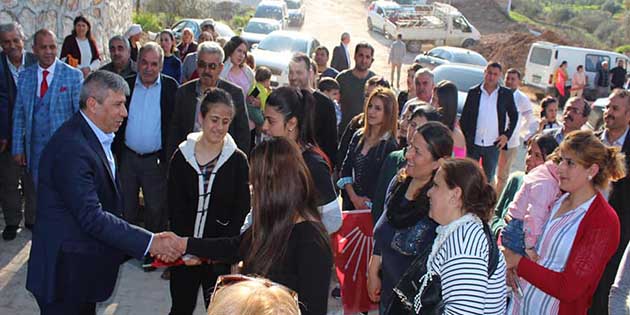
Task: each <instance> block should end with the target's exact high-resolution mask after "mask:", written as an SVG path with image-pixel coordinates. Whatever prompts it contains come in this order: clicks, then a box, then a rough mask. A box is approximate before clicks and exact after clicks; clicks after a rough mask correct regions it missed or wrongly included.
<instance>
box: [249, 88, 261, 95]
mask: <svg viewBox="0 0 630 315" xmlns="http://www.w3.org/2000/svg"><path fill="white" fill-rule="evenodd" d="M258 94H260V90H258V88H257V87H256V88H254V89H253V90H252V92H251V93H249V96H252V97H258Z"/></svg>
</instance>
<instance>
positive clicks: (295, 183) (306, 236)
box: [178, 137, 332, 315]
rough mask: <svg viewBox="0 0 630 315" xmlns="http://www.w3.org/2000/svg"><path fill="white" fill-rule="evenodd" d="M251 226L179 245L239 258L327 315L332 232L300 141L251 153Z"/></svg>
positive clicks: (312, 311)
mask: <svg viewBox="0 0 630 315" xmlns="http://www.w3.org/2000/svg"><path fill="white" fill-rule="evenodd" d="M250 163H251V164H250V166H251V167H250V174H249V175H250V176H249V178H250V181H251V185H252V211H253V212H252V215H253V220H252V226H251V227H250V228H248V229H247V230H246V231H245V232H244V233H243V234H241V235H240V236H237V237H232V238H198V237H189V238H187V239H186V238H183V239H180V240H179V244H178V246H181V247H180V248H185V252H186V253H187V254H190V255H194V256H196V257H202V258H207V259H210V260H211V261H222V262H229V263H235V262H237V261H240V260H242V261H243V269H242V273H243V274H256V275H259V276H262V277H266V278H268V279H270V280H272V281H274V282H278V283H280V284H283V285H285V286H287V287H288V288H291V289H292V290H294V291H296V292H297V293H298V297H299V301H300V309H301V310H302V314H305V315H324V314H326V310H327V306H328V286H329V285H330V275H331V270H332V250H331V248H330V244H329V241H328V234H327V233H326V229H325V228H324V225H323V224H322V222H321V215H320V213H319V211H318V210H317V202H316V193H315V188H314V184H313V180H312V179H311V176H310V173H309V171H308V167H307V166H306V163H305V162H304V159H303V158H302V153H301V152H300V149H299V148H298V146H297V145H296V144H295V143H293V142H292V141H291V140H289V139H287V138H284V137H278V138H271V139H266V140H264V141H263V142H261V143H260V144H259V145H257V146H256V147H255V148H254V150H253V151H252V154H251V157H250Z"/></svg>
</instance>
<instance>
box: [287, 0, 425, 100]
mask: <svg viewBox="0 0 630 315" xmlns="http://www.w3.org/2000/svg"><path fill="white" fill-rule="evenodd" d="M305 5H306V19H305V21H304V25H303V26H302V27H301V28H300V29H299V30H300V31H301V32H305V33H309V34H311V35H313V36H315V38H317V40H319V41H320V43H322V45H324V46H326V47H328V49H329V50H330V52H331V54H332V50H333V48H334V47H335V46H337V45H339V40H340V37H341V33H343V32H348V33H350V38H351V43H350V46H351V47H352V50H351V51H350V54H351V55H353V54H354V46H355V45H356V44H357V43H359V42H360V41H367V42H368V43H370V44H372V46H374V49H375V53H374V59H375V60H374V63H373V65H372V71H374V72H375V73H377V74H379V75H384V76H385V78H386V79H387V80H389V77H390V70H389V66H388V65H387V57H388V56H389V46H390V45H391V42H392V41H391V40H389V39H386V38H385V37H383V35H381V34H379V33H375V32H370V31H368V29H367V6H368V2H366V1H363V0H306V1H305ZM414 57H415V54H412V53H409V52H408V53H407V55H406V56H405V64H411V63H412V62H413V59H414ZM353 63H354V62H353ZM404 69H405V66H404V65H403V70H404ZM401 75H402V76H404V71H403V73H401ZM404 81H405V78H404V77H401V82H400V84H401V86H400V88H401V89H406V83H405V82H404Z"/></svg>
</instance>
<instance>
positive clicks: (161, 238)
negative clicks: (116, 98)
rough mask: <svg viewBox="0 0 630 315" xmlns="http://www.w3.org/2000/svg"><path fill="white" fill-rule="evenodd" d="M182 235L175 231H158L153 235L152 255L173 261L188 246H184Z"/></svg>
mask: <svg viewBox="0 0 630 315" xmlns="http://www.w3.org/2000/svg"><path fill="white" fill-rule="evenodd" d="M180 239H182V238H181V237H179V236H177V235H175V234H174V233H173V232H162V233H157V234H155V235H154V236H153V242H152V243H151V248H150V249H149V252H150V253H151V256H157V257H158V258H159V259H160V260H163V261H164V262H167V263H169V262H173V261H175V260H177V259H178V258H179V257H181V256H182V255H183V254H184V253H185V252H186V246H185V243H184V247H183V248H182V241H181V240H180Z"/></svg>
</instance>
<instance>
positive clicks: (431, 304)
mask: <svg viewBox="0 0 630 315" xmlns="http://www.w3.org/2000/svg"><path fill="white" fill-rule="evenodd" d="M483 231H484V234H485V235H486V238H487V239H488V244H489V253H488V257H489V261H488V278H490V277H491V276H492V275H493V274H494V271H495V270H496V269H497V266H498V264H499V247H498V246H497V242H496V240H495V239H494V237H493V236H492V233H491V232H490V227H489V226H488V224H486V223H485V222H484V223H483ZM431 247H432V246H427V248H425V249H424V250H423V251H422V252H421V253H420V254H419V255H418V257H417V258H416V259H415V260H414V261H413V262H412V263H411V266H410V267H409V268H408V269H407V271H405V273H404V274H403V276H402V277H401V278H400V281H398V284H397V285H396V286H395V287H394V289H393V291H394V294H393V297H392V300H391V302H390V304H389V306H388V307H387V308H386V311H385V314H391V315H404V314H421V315H439V314H443V313H444V303H443V301H442V279H441V278H440V276H439V275H437V274H435V275H433V276H432V277H431V279H429V280H428V282H427V284H426V286H425V287H424V290H423V292H422V295H421V296H420V300H421V302H422V308H421V309H420V311H419V312H418V313H416V312H415V310H414V305H413V304H414V299H415V297H416V295H417V294H418V291H419V290H420V286H421V285H422V284H421V278H422V276H424V274H426V272H427V259H428V258H429V254H430V253H431Z"/></svg>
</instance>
